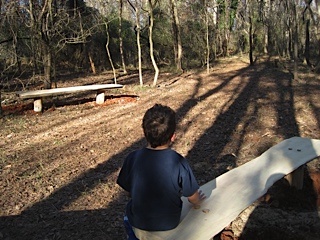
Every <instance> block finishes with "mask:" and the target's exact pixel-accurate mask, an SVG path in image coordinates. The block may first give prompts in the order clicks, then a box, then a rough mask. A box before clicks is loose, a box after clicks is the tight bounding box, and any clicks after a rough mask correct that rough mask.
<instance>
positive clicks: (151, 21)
mask: <svg viewBox="0 0 320 240" xmlns="http://www.w3.org/2000/svg"><path fill="white" fill-rule="evenodd" d="M157 2H158V0H155V1H152V0H148V6H149V46H150V58H151V62H152V65H153V68H154V71H155V74H154V78H153V86H156V84H157V81H158V77H159V68H158V65H157V62H156V60H155V58H154V52H153V51H154V49H153V25H154V14H153V11H154V9H155V6H156V4H157Z"/></svg>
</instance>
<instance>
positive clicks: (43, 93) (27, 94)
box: [16, 84, 123, 99]
mask: <svg viewBox="0 0 320 240" xmlns="http://www.w3.org/2000/svg"><path fill="white" fill-rule="evenodd" d="M122 87H123V85H121V84H96V85H85V86H74V87H64V88H53V89H42V90H34V91H20V92H16V94H17V95H18V96H19V97H20V98H22V99H28V98H40V97H47V96H56V95H63V94H68V93H76V92H84V91H95V90H102V89H112V88H122Z"/></svg>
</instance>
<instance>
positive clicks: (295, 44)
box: [292, 3, 299, 80]
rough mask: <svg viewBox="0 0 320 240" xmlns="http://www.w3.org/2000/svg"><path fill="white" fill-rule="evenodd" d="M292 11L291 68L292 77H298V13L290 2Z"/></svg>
mask: <svg viewBox="0 0 320 240" xmlns="http://www.w3.org/2000/svg"><path fill="white" fill-rule="evenodd" d="M292 11H293V18H294V20H293V22H294V24H293V27H294V29H293V31H294V33H293V51H294V52H293V54H294V55H293V56H294V69H293V79H295V80H296V79H298V47H299V43H298V41H299V38H298V36H299V33H298V16H297V15H298V13H297V8H296V4H295V3H292Z"/></svg>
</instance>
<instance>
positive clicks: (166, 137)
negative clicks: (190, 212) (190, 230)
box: [117, 104, 205, 239]
mask: <svg viewBox="0 0 320 240" xmlns="http://www.w3.org/2000/svg"><path fill="white" fill-rule="evenodd" d="M142 128H143V132H144V135H145V138H146V140H147V142H148V145H147V147H146V148H142V149H139V150H136V151H134V152H132V153H130V154H129V155H128V156H127V158H126V159H125V161H124V163H123V166H122V168H121V170H120V173H119V176H118V180H117V183H118V184H119V185H120V186H121V187H122V188H123V189H124V190H126V191H127V192H129V194H130V196H131V200H130V201H129V203H128V204H127V207H126V216H125V225H126V230H127V234H128V235H129V239H137V238H135V236H134V234H133V232H132V228H131V226H133V229H134V231H135V232H136V233H137V232H139V230H144V231H147V232H151V231H166V230H171V229H173V228H175V227H177V226H178V224H179V221H180V215H181V209H182V201H181V196H185V197H188V200H189V202H191V203H192V204H194V205H195V206H196V205H198V204H200V202H201V201H202V200H204V199H205V196H204V194H202V192H201V191H198V189H199V185H198V183H197V181H196V179H195V177H194V175H193V173H192V170H191V168H190V166H189V164H188V162H187V160H186V159H185V158H184V157H182V156H181V155H180V154H178V153H177V152H176V151H174V150H172V149H171V148H170V144H171V143H172V142H173V141H174V139H175V129H176V119H175V112H174V111H173V110H172V109H171V108H170V107H167V106H163V105H161V104H156V105H154V106H153V107H152V108H150V109H148V110H147V112H146V113H145V115H144V117H143V121H142ZM144 231H140V232H144Z"/></svg>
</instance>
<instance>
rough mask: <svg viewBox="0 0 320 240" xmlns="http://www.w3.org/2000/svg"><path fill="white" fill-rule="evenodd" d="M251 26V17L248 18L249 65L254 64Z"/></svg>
mask: <svg viewBox="0 0 320 240" xmlns="http://www.w3.org/2000/svg"><path fill="white" fill-rule="evenodd" d="M250 12H251V11H250ZM250 14H251V13H250ZM252 25H253V23H252V18H251V16H249V48H250V50H249V59H250V65H253V64H254V61H253V32H252V28H253V26H252Z"/></svg>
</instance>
